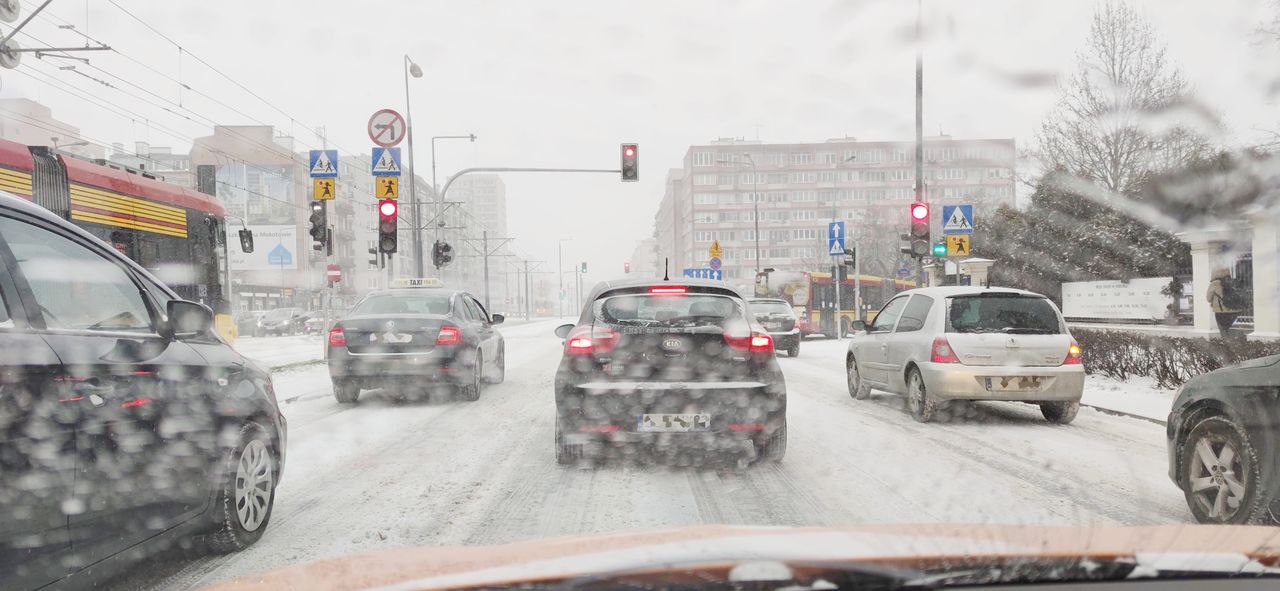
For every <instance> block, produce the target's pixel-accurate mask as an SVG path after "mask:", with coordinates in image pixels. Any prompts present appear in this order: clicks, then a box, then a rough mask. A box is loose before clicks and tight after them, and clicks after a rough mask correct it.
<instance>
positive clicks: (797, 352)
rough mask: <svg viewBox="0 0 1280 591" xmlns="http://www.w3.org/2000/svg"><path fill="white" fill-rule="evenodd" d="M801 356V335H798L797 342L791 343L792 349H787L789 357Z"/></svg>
mask: <svg viewBox="0 0 1280 591" xmlns="http://www.w3.org/2000/svg"><path fill="white" fill-rule="evenodd" d="M799 356H800V337H796V342H795V343H794V344H792V345H791V348H790V349H787V357H799Z"/></svg>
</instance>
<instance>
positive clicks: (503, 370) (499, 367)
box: [485, 345, 507, 384]
mask: <svg viewBox="0 0 1280 591" xmlns="http://www.w3.org/2000/svg"><path fill="white" fill-rule="evenodd" d="M506 379H507V347H506V345H502V346H499V347H498V358H497V359H494V360H493V369H492V370H490V371H489V376H488V377H487V378H486V379H485V383H488V384H501V383H502V382H503V381H505V380H506Z"/></svg>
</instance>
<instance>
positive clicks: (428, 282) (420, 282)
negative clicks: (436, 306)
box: [391, 277, 444, 288]
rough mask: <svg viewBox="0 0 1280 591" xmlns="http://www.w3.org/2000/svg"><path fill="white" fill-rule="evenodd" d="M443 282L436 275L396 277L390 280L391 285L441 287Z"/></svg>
mask: <svg viewBox="0 0 1280 591" xmlns="http://www.w3.org/2000/svg"><path fill="white" fill-rule="evenodd" d="M443 286H444V283H443V282H441V281H440V279H438V278H436V277H397V278H395V279H392V280H391V287H402V288H403V287H443Z"/></svg>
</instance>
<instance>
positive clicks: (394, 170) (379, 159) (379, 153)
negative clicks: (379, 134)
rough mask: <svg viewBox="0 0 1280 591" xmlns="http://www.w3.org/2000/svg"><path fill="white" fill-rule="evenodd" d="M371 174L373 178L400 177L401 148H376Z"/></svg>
mask: <svg viewBox="0 0 1280 591" xmlns="http://www.w3.org/2000/svg"><path fill="white" fill-rule="evenodd" d="M369 172H370V173H372V174H373V176H400V148H374V149H373V163H372V164H370V165H369Z"/></svg>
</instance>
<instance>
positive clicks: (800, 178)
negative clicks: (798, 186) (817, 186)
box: [791, 172, 818, 183]
mask: <svg viewBox="0 0 1280 591" xmlns="http://www.w3.org/2000/svg"><path fill="white" fill-rule="evenodd" d="M817 180H818V175H817V173H813V172H793V173H791V182H793V183H813V182H817Z"/></svg>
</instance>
